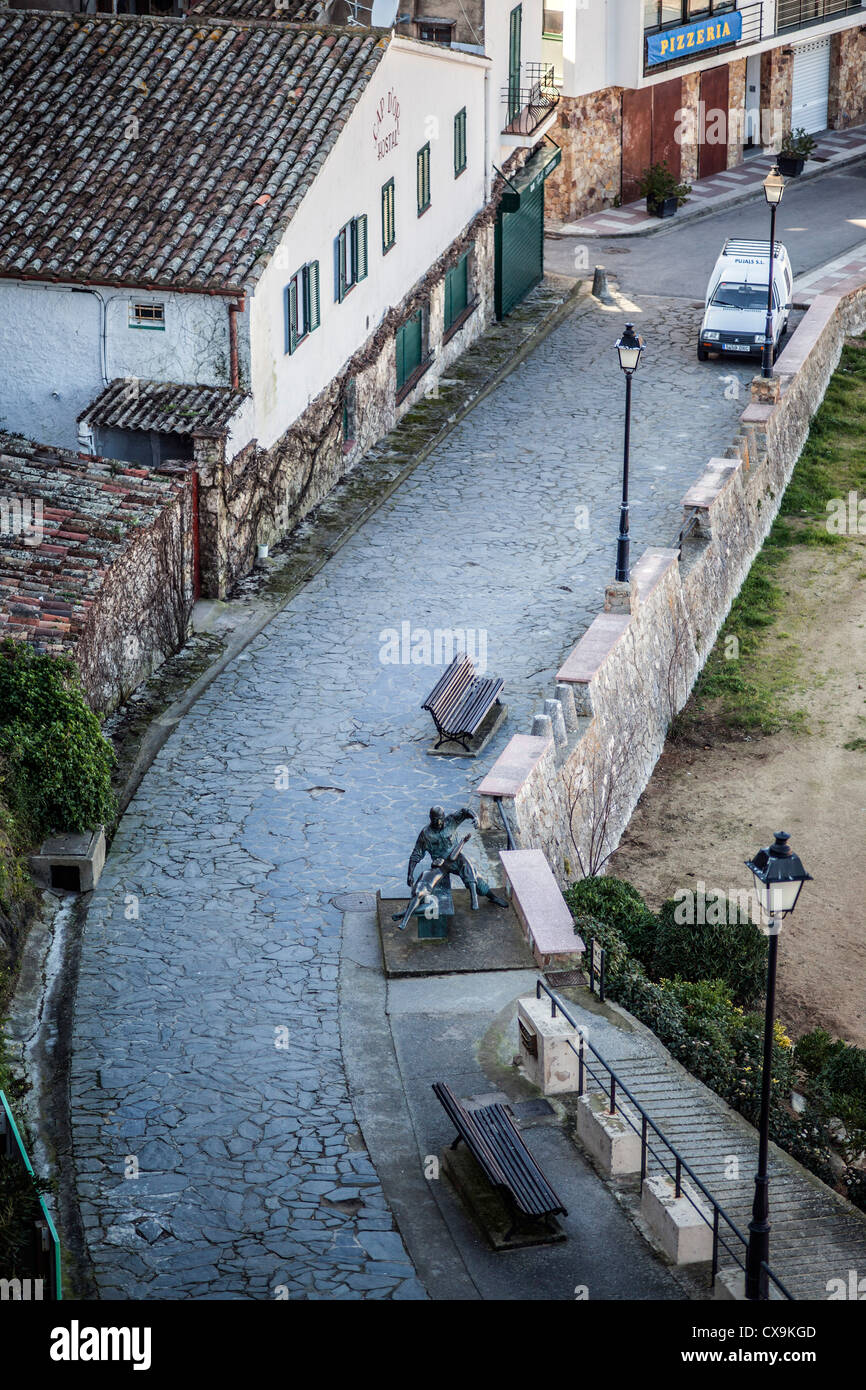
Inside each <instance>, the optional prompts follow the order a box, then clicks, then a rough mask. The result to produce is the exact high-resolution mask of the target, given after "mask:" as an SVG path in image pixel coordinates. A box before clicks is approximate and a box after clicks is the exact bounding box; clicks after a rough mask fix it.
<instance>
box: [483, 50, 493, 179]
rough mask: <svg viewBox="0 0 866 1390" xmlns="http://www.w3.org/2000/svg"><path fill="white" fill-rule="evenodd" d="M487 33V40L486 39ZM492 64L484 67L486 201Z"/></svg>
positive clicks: (488, 168)
mask: <svg viewBox="0 0 866 1390" xmlns="http://www.w3.org/2000/svg"><path fill="white" fill-rule="evenodd" d="M486 38H487V36H486V34H485V41H486ZM491 188H492V181H491V178H490V65H489V63H488V65H487V67H486V68H485V69H484V203H485V206H486V205H487V203H489V202H490V192H491Z"/></svg>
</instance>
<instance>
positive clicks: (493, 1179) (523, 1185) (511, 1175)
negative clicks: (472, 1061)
mask: <svg viewBox="0 0 866 1390" xmlns="http://www.w3.org/2000/svg"><path fill="white" fill-rule="evenodd" d="M433 1091H434V1093H435V1095H436V1098H437V1100H438V1101H439V1102H440V1104H441V1105H442V1107H443V1109H444V1110H445V1113H446V1114H447V1115H448V1118H449V1119H450V1120H451V1122H452V1123H453V1125H454V1128H455V1129H456V1130H457V1138H456V1139H455V1140H454V1142H453V1144H452V1145H451V1147H452V1149H456V1147H457V1145H458V1144H459V1143H460V1140H461V1139H462V1140H463V1142H464V1144H465V1145H466V1147H467V1148H468V1149H469V1151H470V1153H471V1154H472V1156H473V1158H474V1159H475V1160H476V1162H477V1163H478V1165H479V1167H480V1168H481V1170H482V1172H483V1173H484V1176H485V1177H486V1178H487V1180H488V1182H490V1184H491V1185H492V1186H493V1187H494V1188H496V1190H497V1191H498V1192H500V1193H501V1194H502V1196H503V1197H505V1199H506V1200H507V1202H508V1203H509V1205H510V1206H511V1208H512V1209H513V1212H514V1220H513V1222H512V1225H511V1230H510V1231H509V1233H508V1235H507V1236H506V1239H509V1238H510V1236H511V1234H512V1233H513V1231H514V1228H515V1226H516V1224H517V1221H518V1220H519V1219H520V1217H521V1216H524V1217H529V1218H530V1219H531V1220H533V1221H543V1222H546V1223H547V1225H548V1228H549V1227H550V1224H551V1219H552V1218H553V1217H554V1216H556V1215H557V1214H561V1215H562V1216H567V1215H568V1212H567V1211H566V1209H565V1207H564V1206H563V1205H562V1202H561V1201H560V1200H559V1198H558V1197H557V1195H556V1193H555V1192H554V1190H553V1188H552V1187H551V1186H550V1183H549V1182H548V1181H547V1178H546V1177H545V1176H544V1174H543V1173H542V1171H541V1169H540V1168H539V1166H538V1164H537V1163H536V1161H535V1159H534V1158H533V1157H532V1154H531V1153H530V1152H529V1149H528V1148H527V1147H526V1145H525V1144H524V1142H523V1139H522V1137H521V1135H520V1132H519V1130H518V1129H517V1127H516V1125H515V1123H514V1121H513V1120H512V1118H511V1116H510V1115H509V1113H508V1111H507V1110H506V1108H505V1106H504V1105H500V1104H498V1103H494V1104H492V1105H483V1106H479V1107H478V1108H476V1109H473V1110H469V1109H467V1107H466V1106H465V1105H462V1104H461V1103H460V1101H459V1100H458V1099H457V1097H456V1096H455V1094H454V1092H453V1091H452V1090H451V1087H450V1086H447V1085H446V1084H445V1083H444V1082H443V1081H434V1083H433Z"/></svg>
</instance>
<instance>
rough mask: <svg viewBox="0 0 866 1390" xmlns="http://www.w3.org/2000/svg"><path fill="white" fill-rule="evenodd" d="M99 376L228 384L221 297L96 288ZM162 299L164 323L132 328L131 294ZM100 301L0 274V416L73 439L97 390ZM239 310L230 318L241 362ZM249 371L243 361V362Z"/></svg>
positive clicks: (47, 440)
mask: <svg viewBox="0 0 866 1390" xmlns="http://www.w3.org/2000/svg"><path fill="white" fill-rule="evenodd" d="M99 293H100V295H101V297H102V300H103V301H104V303H105V359H106V360H105V368H106V374H107V377H108V380H109V381H110V380H113V378H114V377H118V376H138V377H141V378H143V379H153V380H156V381H179V382H193V383H198V384H201V385H210V386H227V385H229V384H230V377H229V325H228V304H229V301H228V300H227V299H226V298H224V297H223V296H217V295H214V296H210V295H188V294H168V293H158V292H155V291H154V292H152V293H151V292H148V291H145V290H135V289H130V290H126V289H123V290H118V289H112V288H108V287H103V288H100V290H99ZM133 300H135V301H139V300H140V301H144V302H148V303H152V302H157V303H163V304H165V329H164V330H160V329H150V328H132V327H130V325H129V318H130V313H129V305H130V302H131V301H133ZM101 313H102V311H101V307H100V301H99V299H97V297H96V296H95V295H94V294H90V293H87V292H86V291H84V290H82V289H81V288H80V287H76V286H71V285H70V286H54V285H43V284H38V283H36V282H33V281H12V280H0V423H2V428H4V429H7V430H12V431H15V432H17V433H19V434H24V435H27V436H28V437H29V438H31V439H35V440H38V441H39V442H40V443H44V444H57V445H60V446H62V447H64V448H70V449H74V448H76V447H77V440H78V431H77V426H76V423H75V421H76V417H77V416H78V415H79V414H80V412H81V411H82V410H83V409H84V407H85V406H86V405H88V403H89V402H90V401H92V400H93V399H94V397H95V396H97V395H98V394H99V393H100V391H101V390H102V389H103V386H104V380H103V370H102V367H103V364H102V347H101V343H100V335H101V332H102V317H101ZM247 317H248V316H247V315H245V314H242V315H239V317H238V339H239V355H240V359H241V369H242V371H243V365H244V360H245V359H248V349H247V345H246V343H245V341H244V340H245V336H246V335H245V323H246V321H247ZM248 370H249V368H248V364H247V371H248Z"/></svg>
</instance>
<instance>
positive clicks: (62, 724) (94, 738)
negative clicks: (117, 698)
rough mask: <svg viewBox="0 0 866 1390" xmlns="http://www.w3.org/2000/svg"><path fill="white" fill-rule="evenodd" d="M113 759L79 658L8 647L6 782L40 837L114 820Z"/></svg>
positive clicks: (2, 719) (1, 668)
mask: <svg viewBox="0 0 866 1390" xmlns="http://www.w3.org/2000/svg"><path fill="white" fill-rule="evenodd" d="M113 763H114V751H113V749H112V747H111V744H110V743H108V741H107V740H106V739H105V738H103V735H102V730H101V729H100V726H99V720H98V719H97V717H96V715H95V714H94V713H93V711H92V710H91V709H90V707H89V706H88V704H87V701H86V700H85V698H84V693H83V691H82V688H81V682H80V679H79V676H78V672H77V671H76V669H75V667H74V666H73V664H72V662H71V661H68V660H66V659H65V658H58V657H52V656H47V655H45V654H43V653H37V652H34V651H33V649H32V648H31V647H30V646H28V645H27V644H26V643H24V642H14V641H11V640H7V641H5V642H3V643H2V644H0V787H2V792H3V798H4V800H5V801H6V803H7V805H8V806H9V809H10V811H11V812H12V814H13V815H14V816H15V817H16V818H17V819H18V820H19V821H22V822H24V823H25V824H26V825H27V827H28V829H29V831H30V832H31V834H32V836H33V838H34V839H38V838H41V837H42V836H43V835H45V834H50V833H51V832H53V831H67V830H69V831H82V830H87V829H90V828H92V827H93V826H95V825H98V824H99V823H100V822H104V821H111V819H112V818H113V816H114V809H115V802H114V796H113V793H112V790H111V769H112V766H113Z"/></svg>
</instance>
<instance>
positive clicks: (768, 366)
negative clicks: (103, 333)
mask: <svg viewBox="0 0 866 1390" xmlns="http://www.w3.org/2000/svg"><path fill="white" fill-rule="evenodd" d="M763 188H764V197H765V198H766V200H767V202H768V203H769V204H770V280H769V285H768V287H767V327H766V329H765V331H764V351H763V354H762V358H761V376H772V375H773V263H774V254H773V253H774V251H775V249H776V208H777V207H778V206H779V204H780V203H781V201H782V194H783V193H784V192H785V180H784V179H783V178H782V175H781V174H780V173H779V170H778V167H777V166H776V165H775V164H774V165H773V167H772V169H771V170H770V172H769V174H768V175H767V177H766V178H765V179H764V184H763Z"/></svg>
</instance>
